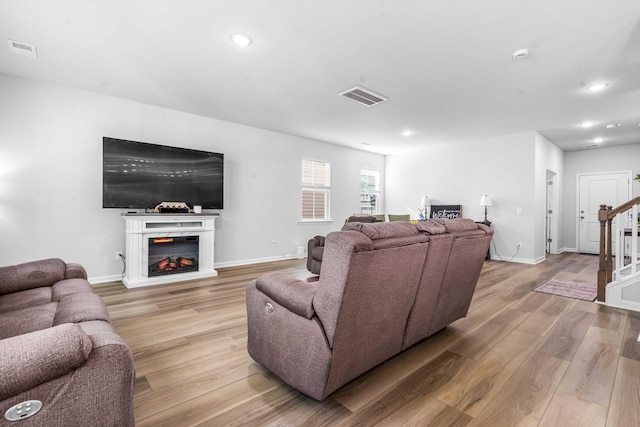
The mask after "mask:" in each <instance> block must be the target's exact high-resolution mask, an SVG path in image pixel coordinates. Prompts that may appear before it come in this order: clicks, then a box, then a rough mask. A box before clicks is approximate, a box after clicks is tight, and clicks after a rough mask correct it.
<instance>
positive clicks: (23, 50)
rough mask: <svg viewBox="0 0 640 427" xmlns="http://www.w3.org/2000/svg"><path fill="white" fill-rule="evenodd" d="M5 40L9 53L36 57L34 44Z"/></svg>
mask: <svg viewBox="0 0 640 427" xmlns="http://www.w3.org/2000/svg"><path fill="white" fill-rule="evenodd" d="M7 41H8V42H9V50H10V51H11V53H16V54H18V55H24V56H28V57H29V58H37V57H38V53H37V52H36V47H35V46H34V45H31V44H27V43H22V42H17V41H14V40H7Z"/></svg>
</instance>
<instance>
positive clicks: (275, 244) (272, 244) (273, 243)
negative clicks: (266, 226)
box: [271, 240, 278, 248]
mask: <svg viewBox="0 0 640 427" xmlns="http://www.w3.org/2000/svg"><path fill="white" fill-rule="evenodd" d="M276 246H278V242H277V241H276V240H272V241H271V247H272V248H275V247H276Z"/></svg>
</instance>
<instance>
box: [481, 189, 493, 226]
mask: <svg viewBox="0 0 640 427" xmlns="http://www.w3.org/2000/svg"><path fill="white" fill-rule="evenodd" d="M480 206H484V221H482V223H483V224H485V225H491V221H489V220H488V219H487V206H493V201H492V200H491V197H489V196H487V195H486V194H485V195H484V196H482V197H480Z"/></svg>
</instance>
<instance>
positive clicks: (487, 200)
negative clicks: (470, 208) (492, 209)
mask: <svg viewBox="0 0 640 427" xmlns="http://www.w3.org/2000/svg"><path fill="white" fill-rule="evenodd" d="M480 206H493V202H492V201H491V197H489V196H487V195H486V194H485V195H484V196H482V197H481V198H480Z"/></svg>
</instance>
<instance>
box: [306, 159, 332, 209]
mask: <svg viewBox="0 0 640 427" xmlns="http://www.w3.org/2000/svg"><path fill="white" fill-rule="evenodd" d="M330 172H331V165H330V164H329V163H325V162H318V161H315V160H306V159H302V220H303V221H328V220H329V196H330V191H331V190H330V187H331V173H330Z"/></svg>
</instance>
